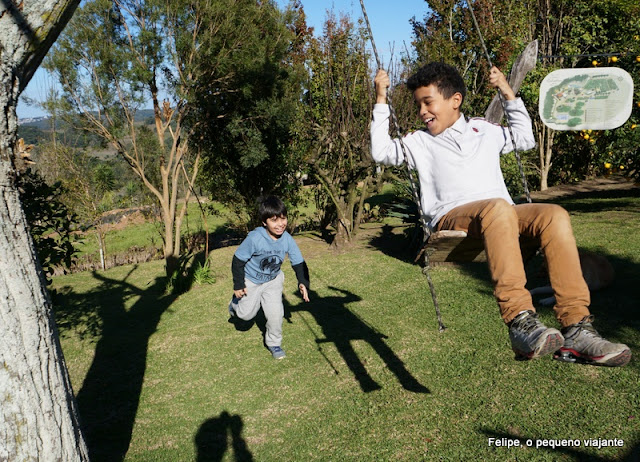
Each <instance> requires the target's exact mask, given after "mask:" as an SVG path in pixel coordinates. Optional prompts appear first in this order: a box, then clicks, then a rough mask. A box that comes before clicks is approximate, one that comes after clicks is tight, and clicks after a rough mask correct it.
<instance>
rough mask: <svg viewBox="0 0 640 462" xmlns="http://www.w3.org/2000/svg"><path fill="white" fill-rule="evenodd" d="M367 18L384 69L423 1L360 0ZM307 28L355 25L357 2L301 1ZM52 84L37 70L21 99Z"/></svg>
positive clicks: (282, 1) (34, 111)
mask: <svg viewBox="0 0 640 462" xmlns="http://www.w3.org/2000/svg"><path fill="white" fill-rule="evenodd" d="M276 3H277V4H278V5H279V6H280V7H282V8H284V7H286V5H288V4H289V0H276ZM364 4H365V8H366V9H367V15H368V16H369V21H370V22H371V29H372V32H373V36H374V39H375V42H376V47H377V49H378V53H380V58H381V59H382V61H383V63H384V64H385V65H386V64H388V62H389V59H390V50H391V47H392V45H394V49H395V51H394V56H395V57H398V56H399V55H400V54H401V52H402V51H403V50H404V46H405V45H404V44H405V43H406V46H407V47H409V48H410V47H411V38H412V37H411V25H410V24H409V20H410V19H411V18H413V17H415V18H416V19H418V20H421V19H423V17H424V15H425V14H426V12H427V8H428V5H427V2H426V1H425V0H395V1H389V0H364ZM302 5H303V7H304V11H305V14H306V16H307V24H308V25H309V26H312V27H313V28H314V33H315V35H320V34H322V25H323V24H324V20H325V19H326V16H327V11H329V10H330V11H333V12H334V14H335V15H336V16H339V15H340V14H341V13H344V14H347V15H349V16H351V18H352V19H353V20H354V21H355V20H356V19H357V18H360V17H362V10H361V9H360V0H333V1H327V0H302ZM54 84H55V81H54V79H53V78H52V77H50V76H48V75H47V73H46V71H44V70H43V69H40V70H38V71H37V72H36V74H35V75H34V77H33V79H31V82H29V85H28V86H27V88H26V90H25V91H24V93H23V95H26V96H28V97H30V98H33V99H36V100H44V99H45V97H46V93H47V91H48V89H49V88H51V87H52V86H53V85H54ZM44 115H46V114H45V113H44V112H42V111H41V110H40V109H39V108H37V107H34V106H28V105H26V104H25V103H24V101H22V98H21V101H20V102H19V104H18V117H19V118H25V117H39V116H44Z"/></svg>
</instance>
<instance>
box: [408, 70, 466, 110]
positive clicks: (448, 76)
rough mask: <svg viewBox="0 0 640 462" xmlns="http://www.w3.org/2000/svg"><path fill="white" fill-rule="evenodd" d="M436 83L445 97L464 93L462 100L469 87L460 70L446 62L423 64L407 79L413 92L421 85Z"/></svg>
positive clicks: (426, 85)
mask: <svg viewBox="0 0 640 462" xmlns="http://www.w3.org/2000/svg"><path fill="white" fill-rule="evenodd" d="M432 84H433V85H435V86H436V88H437V89H438V91H439V92H440V93H441V94H442V96H443V97H444V98H445V99H449V98H451V97H452V96H453V95H454V94H455V93H460V94H461V95H462V100H463V101H464V97H465V95H466V94H467V88H466V86H465V84H464V80H463V79H462V76H461V75H460V73H459V72H458V70H457V69H456V68H455V67H453V66H451V65H449V64H445V63H441V62H435V61H434V62H432V63H429V64H427V65H425V66H422V67H421V68H420V69H418V71H417V72H416V73H415V74H413V75H412V76H411V77H409V79H408V80H407V88H409V90H410V91H411V92H414V91H416V90H417V89H418V88H420V87H428V86H429V85H432Z"/></svg>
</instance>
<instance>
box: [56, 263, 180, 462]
mask: <svg viewBox="0 0 640 462" xmlns="http://www.w3.org/2000/svg"><path fill="white" fill-rule="evenodd" d="M136 269H137V266H134V267H133V268H132V269H131V271H129V273H128V274H127V275H126V276H125V277H124V278H123V279H122V280H118V279H111V278H109V277H107V276H105V275H104V274H101V273H98V272H94V273H93V277H94V278H95V279H97V280H99V281H100V282H101V284H100V285H99V286H97V287H96V288H95V289H93V290H92V291H90V292H87V293H83V294H75V293H73V292H68V293H66V294H64V295H63V296H62V297H63V299H64V302H65V303H64V308H63V309H58V311H57V312H56V318H57V319H58V318H60V319H61V324H62V325H66V327H69V326H70V324H72V323H74V322H75V323H80V322H82V319H85V321H86V322H88V323H89V326H88V329H89V330H90V331H93V333H97V332H100V338H99V340H98V341H97V344H96V349H95V356H94V358H93V362H92V364H91V366H90V368H89V371H88V372H87V375H86V377H85V379H84V382H83V384H82V387H81V388H80V390H79V392H78V394H77V402H78V407H79V410H80V416H81V420H82V427H83V431H84V434H85V437H86V440H87V444H88V446H89V453H90V457H91V460H92V461H94V462H96V461H109V462H113V461H122V460H123V459H124V457H125V455H126V453H127V450H128V449H129V444H130V442H131V435H132V431H133V425H134V421H135V417H136V413H137V410H138V405H139V400H140V392H141V390H142V384H143V379H144V374H145V369H146V365H147V350H148V344H149V338H150V337H151V335H152V334H153V333H154V332H155V331H156V328H157V325H158V322H159V321H160V317H161V316H162V314H163V313H164V312H165V311H166V310H167V309H168V308H169V307H170V306H171V304H172V303H173V302H174V300H175V299H176V297H177V296H176V295H173V294H165V287H166V279H165V278H164V277H157V278H156V279H155V280H154V281H153V282H152V283H150V284H149V285H148V286H147V288H145V289H140V288H138V287H137V286H135V285H133V284H131V283H129V282H127V280H128V279H129V277H130V276H131V274H132V273H133V272H134V271H136ZM131 298H135V299H136V301H135V302H134V303H133V305H132V306H131V307H130V308H128V309H127V307H126V306H125V301H126V300H128V299H131ZM74 307H75V308H79V309H80V312H79V313H73V312H74ZM65 310H66V311H65ZM83 312H84V313H85V314H87V313H88V314H89V316H88V317H86V318H85V317H83Z"/></svg>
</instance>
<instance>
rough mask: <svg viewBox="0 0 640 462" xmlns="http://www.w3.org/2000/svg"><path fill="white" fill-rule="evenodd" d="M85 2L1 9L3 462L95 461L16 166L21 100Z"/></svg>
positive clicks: (0, 418)
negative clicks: (24, 208) (22, 201)
mask: <svg viewBox="0 0 640 462" xmlns="http://www.w3.org/2000/svg"><path fill="white" fill-rule="evenodd" d="M78 3H79V0H48V1H46V0H45V1H42V0H41V1H34V0H31V1H29V0H25V1H24V2H20V3H19V4H18V5H16V2H2V6H0V58H1V61H0V62H1V64H0V104H1V106H2V111H0V397H1V398H0V441H2V444H0V460H2V461H24V460H55V461H58V460H60V461H76V460H77V461H84V460H88V459H89V457H88V452H87V448H86V444H85V442H84V438H83V436H82V433H81V431H80V425H79V419H78V413H77V410H76V409H77V408H76V403H75V400H74V397H73V391H72V389H71V382H70V380H69V376H68V373H67V368H66V365H65V362H64V357H63V355H62V350H61V348H60V343H59V340H58V334H57V331H56V328H55V323H54V321H53V317H52V312H51V302H50V300H49V296H48V293H47V290H46V286H45V281H44V277H43V273H42V268H41V267H40V265H39V263H38V261H37V257H36V252H35V248H34V245H33V241H32V239H31V236H30V235H29V232H28V225H27V222H26V219H25V215H24V213H23V211H22V207H21V205H20V201H19V196H18V191H17V190H16V186H15V175H16V171H15V167H14V165H15V163H16V160H15V159H14V151H15V145H16V134H17V129H18V126H17V122H18V121H17V117H16V105H17V102H18V98H19V96H20V93H21V92H22V90H24V88H25V87H26V85H27V83H28V82H29V80H30V79H31V77H32V76H33V74H34V73H35V71H36V69H37V68H38V66H39V65H40V63H41V62H42V59H43V58H44V55H45V54H46V52H47V50H48V49H49V47H50V46H51V44H52V43H53V42H54V41H55V39H56V38H57V37H58V35H59V33H60V31H61V30H62V29H63V28H64V26H65V25H66V23H67V22H68V21H69V19H70V18H71V16H72V14H73V12H74V10H75V8H76V7H77V5H78ZM18 160H19V159H18Z"/></svg>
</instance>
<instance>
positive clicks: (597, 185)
mask: <svg viewBox="0 0 640 462" xmlns="http://www.w3.org/2000/svg"><path fill="white" fill-rule="evenodd" d="M631 189H640V184H639V183H634V182H633V180H630V179H629V178H627V177H624V176H622V175H610V176H607V177H598V178H593V179H590V180H584V181H581V182H580V183H575V184H564V185H559V186H554V187H551V188H549V189H547V190H546V191H533V192H531V199H533V200H534V201H535V200H552V199H555V198H559V197H566V196H570V195H574V194H588V193H597V192H602V191H614V190H618V191H620V190H631Z"/></svg>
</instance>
